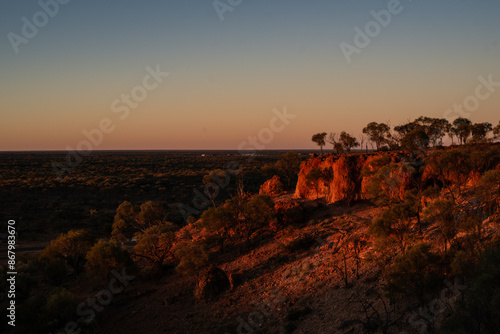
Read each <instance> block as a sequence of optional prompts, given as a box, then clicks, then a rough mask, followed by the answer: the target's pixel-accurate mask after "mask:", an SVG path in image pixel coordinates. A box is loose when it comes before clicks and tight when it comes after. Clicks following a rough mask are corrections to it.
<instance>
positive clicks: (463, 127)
mask: <svg viewBox="0 0 500 334" xmlns="http://www.w3.org/2000/svg"><path fill="white" fill-rule="evenodd" d="M471 130H472V122H471V121H470V120H468V119H467V118H463V117H459V118H457V119H456V120H454V121H453V128H452V129H451V130H450V131H452V132H453V134H454V135H455V136H456V137H457V138H458V139H459V140H460V145H462V144H467V138H469V135H470V133H471Z"/></svg>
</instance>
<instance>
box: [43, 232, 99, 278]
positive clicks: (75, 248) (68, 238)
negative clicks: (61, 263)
mask: <svg viewBox="0 0 500 334" xmlns="http://www.w3.org/2000/svg"><path fill="white" fill-rule="evenodd" d="M90 247H92V238H91V236H90V235H89V234H88V233H87V232H85V231H84V230H71V231H69V232H68V233H62V234H61V235H59V236H58V237H57V238H56V239H54V240H52V241H51V242H50V245H48V246H47V247H46V248H45V249H44V250H43V251H42V253H41V254H40V261H41V262H44V263H48V262H49V261H51V260H53V259H63V260H65V261H66V264H68V265H69V266H70V267H71V268H73V270H74V272H75V275H76V276H78V274H79V273H80V272H81V269H82V268H83V263H84V261H85V256H86V255H87V252H88V251H89V249H90Z"/></svg>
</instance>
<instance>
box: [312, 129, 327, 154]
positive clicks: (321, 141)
mask: <svg viewBox="0 0 500 334" xmlns="http://www.w3.org/2000/svg"><path fill="white" fill-rule="evenodd" d="M325 137H326V132H322V133H317V134H315V135H313V136H312V139H311V140H312V141H313V142H315V143H316V144H318V146H319V148H320V150H321V154H323V146H325Z"/></svg>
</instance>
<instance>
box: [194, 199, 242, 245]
mask: <svg viewBox="0 0 500 334" xmlns="http://www.w3.org/2000/svg"><path fill="white" fill-rule="evenodd" d="M237 222H238V210H237V209H236V207H235V206H234V204H233V203H232V202H231V200H227V201H226V203H224V204H222V205H220V206H218V207H216V208H209V209H207V210H205V211H204V212H203V214H202V215H201V222H200V224H199V227H202V228H206V229H207V230H208V231H210V232H214V233H215V235H216V237H217V240H218V242H219V245H220V250H221V252H224V245H225V243H226V240H227V239H228V237H229V234H230V232H231V231H232V230H233V229H234V227H235V226H236V223H237Z"/></svg>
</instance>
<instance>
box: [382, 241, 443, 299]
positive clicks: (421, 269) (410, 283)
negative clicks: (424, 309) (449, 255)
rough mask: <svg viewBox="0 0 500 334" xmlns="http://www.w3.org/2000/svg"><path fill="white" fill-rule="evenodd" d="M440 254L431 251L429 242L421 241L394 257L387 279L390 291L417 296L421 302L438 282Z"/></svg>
mask: <svg viewBox="0 0 500 334" xmlns="http://www.w3.org/2000/svg"><path fill="white" fill-rule="evenodd" d="M438 261H439V256H438V255H437V254H435V253H433V252H432V251H431V246H430V245H429V244H427V243H420V244H417V245H415V246H413V247H411V248H409V249H408V251H407V252H406V253H405V254H403V255H399V256H397V257H396V258H395V259H394V264H393V265H392V267H391V268H390V269H389V270H388V272H387V274H386V279H387V283H388V288H389V291H391V292H393V293H397V294H402V295H404V296H407V297H416V298H417V299H418V300H419V301H420V302H422V301H423V299H424V296H425V294H426V293H427V292H429V291H430V290H431V289H432V288H433V287H435V284H436V278H437V273H438V270H437V263H438Z"/></svg>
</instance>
